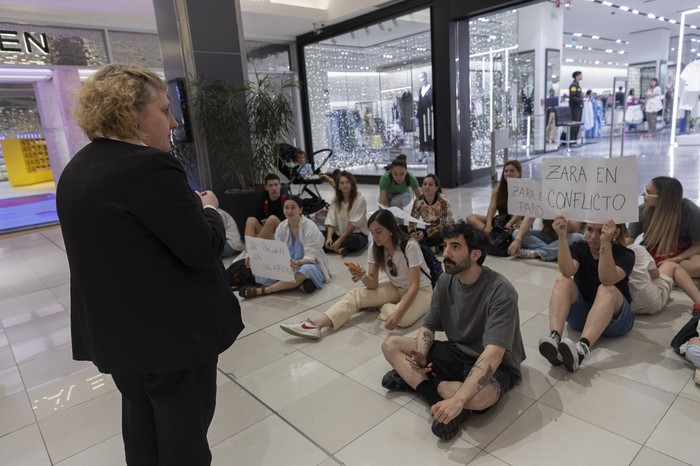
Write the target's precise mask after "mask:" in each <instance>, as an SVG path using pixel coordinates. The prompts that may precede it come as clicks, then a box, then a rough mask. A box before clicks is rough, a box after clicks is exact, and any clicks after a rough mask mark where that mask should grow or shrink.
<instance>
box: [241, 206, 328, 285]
mask: <svg viewBox="0 0 700 466" xmlns="http://www.w3.org/2000/svg"><path fill="white" fill-rule="evenodd" d="M303 209H304V203H303V202H302V200H301V198H300V197H299V196H289V197H288V198H287V199H285V201H284V216H285V217H286V220H284V221H283V222H282V223H280V224H279V226H278V227H277V229H276V230H275V239H276V240H277V241H283V242H284V243H286V244H287V247H288V248H289V255H290V256H291V258H292V264H291V265H292V269H293V270H294V281H293V282H283V281H278V280H273V279H271V278H264V277H258V276H256V277H255V282H256V283H258V285H260V286H247V287H244V288H241V290H240V291H239V293H240V295H241V297H242V298H254V297H256V296H263V295H267V294H272V293H277V292H279V291H283V290H289V289H292V288H299V289H300V290H302V291H304V292H305V293H313V292H314V291H315V290H316V289H317V288H323V284H324V283H325V282H327V281H328V280H330V278H331V276H330V272H329V270H328V258H327V257H326V254H325V253H324V252H323V234H322V233H321V232H320V231H319V229H318V227H317V226H316V223H314V222H313V220H310V219H308V218H307V217H305V216H303V215H302V211H303ZM246 260H248V259H246Z"/></svg>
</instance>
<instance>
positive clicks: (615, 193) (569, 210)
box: [508, 155, 639, 223]
mask: <svg viewBox="0 0 700 466" xmlns="http://www.w3.org/2000/svg"><path fill="white" fill-rule="evenodd" d="M541 167H542V182H541V185H540V184H539V182H538V181H534V180H523V179H517V180H508V213H510V214H513V215H527V216H530V217H540V218H544V219H553V218H554V217H556V216H557V215H563V216H565V217H566V218H567V220H578V221H582V222H594V223H604V222H606V221H607V220H608V219H610V218H611V219H613V220H614V221H615V223H627V222H636V221H638V220H639V210H638V207H637V199H638V196H637V158H636V157H635V156H633V155H632V156H626V157H616V158H603V157H543V158H542V165H541ZM538 185H539V186H538Z"/></svg>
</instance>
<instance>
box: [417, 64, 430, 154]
mask: <svg viewBox="0 0 700 466" xmlns="http://www.w3.org/2000/svg"><path fill="white" fill-rule="evenodd" d="M418 78H419V79H420V82H421V88H420V89H419V90H418V107H417V109H416V117H417V119H418V135H419V136H418V137H419V141H420V152H421V153H420V156H419V158H418V161H419V162H423V161H424V160H426V158H427V157H428V155H429V153H430V152H432V151H433V87H432V86H431V85H430V83H429V82H428V73H426V72H425V71H422V72H421V73H420V74H419V75H418Z"/></svg>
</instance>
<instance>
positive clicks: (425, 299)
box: [325, 282, 433, 329]
mask: <svg viewBox="0 0 700 466" xmlns="http://www.w3.org/2000/svg"><path fill="white" fill-rule="evenodd" d="M406 291H408V290H407V289H406V288H397V287H395V286H394V285H392V284H391V283H390V282H383V283H380V284H379V286H378V287H377V289H376V290H369V289H367V288H365V287H364V286H363V287H360V288H353V289H352V290H350V291H348V292H347V293H345V296H343V298H342V299H341V300H340V301H338V302H337V303H335V304H334V305H333V306H331V307H330V309H328V310H327V311H326V312H325V314H326V315H327V316H328V318H329V319H330V320H331V322H333V328H334V329H338V328H340V327H342V325H343V324H344V323H345V322H347V321H348V320H349V319H350V317H352V315H353V314H355V313H356V312H357V311H359V310H360V309H361V308H363V307H371V306H381V308H380V310H379V319H381V320H386V319H387V318H388V317H389V316H390V315H392V314H393V313H394V312H395V311H396V308H397V307H398V306H399V304H400V303H401V301H402V300H403V297H404V296H405V295H406ZM432 297H433V289H432V288H431V287H430V286H426V287H425V288H421V289H420V290H418V294H416V297H415V299H414V300H413V302H412V303H411V305H410V306H409V307H408V310H407V311H406V312H405V313H404V315H403V317H402V318H401V320H400V321H399V327H410V326H411V325H413V324H414V323H415V322H416V321H417V320H418V319H420V318H421V317H422V316H423V315H425V313H426V312H427V311H428V309H429V308H430V299H431V298H432Z"/></svg>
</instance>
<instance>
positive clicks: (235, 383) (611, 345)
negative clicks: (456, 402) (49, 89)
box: [0, 131, 700, 466]
mask: <svg viewBox="0 0 700 466" xmlns="http://www.w3.org/2000/svg"><path fill="white" fill-rule="evenodd" d="M662 138H663V139H662ZM667 141H668V136H667V131H663V132H660V134H659V135H658V136H657V138H656V139H654V140H651V141H649V140H641V139H640V138H639V136H638V135H634V136H630V138H629V141H628V143H627V144H626V150H625V153H627V154H636V155H637V157H638V168H639V173H638V176H637V181H638V184H639V186H640V187H641V186H643V185H644V184H645V183H646V182H648V180H650V179H651V178H652V177H654V176H657V175H659V174H672V175H674V176H676V177H678V178H680V179H681V180H682V182H683V183H684V185H685V188H686V196H687V197H689V198H691V199H693V200H695V201H696V202H697V199H698V189H699V176H698V175H699V172H700V169H699V168H698V161H699V158H700V157H699V155H698V154H699V152H700V150H699V149H698V148H697V147H694V148H681V149H679V150H677V151H676V152H675V153H674V154H673V156H671V155H670V154H669V151H668V142H667ZM608 149H609V146H608V143H607V142H605V141H603V142H600V143H598V144H591V145H587V146H584V147H582V148H580V149H576V151H575V152H574V155H586V156H607V154H608ZM550 155H554V154H550ZM538 166H539V161H537V160H535V161H532V162H529V163H527V164H526V165H525V176H530V175H532V174H536V173H537V171H538ZM361 190H362V192H364V193H365V195H366V196H367V198H368V199H369V200H370V201H371V200H373V199H376V187H374V186H369V185H364V186H361ZM328 193H329V192H326V194H328ZM446 194H447V195H448V197H449V198H450V201H451V203H452V208H453V210H454V211H455V213H456V214H457V216H458V217H462V218H463V217H464V216H465V215H466V214H467V213H469V212H472V211H475V212H485V210H486V206H487V203H488V200H489V196H490V187H489V183H488V181H481V182H477V183H473V184H472V186H471V187H463V188H459V189H449V190H446ZM370 204H371V202H370ZM358 260H362V259H361V257H358ZM331 264H332V271H333V272H334V274H335V275H334V277H333V279H332V280H331V282H330V283H328V284H327V285H326V286H325V287H324V288H323V289H322V290H319V291H317V292H315V293H313V294H311V295H303V294H301V293H299V292H297V291H291V292H287V293H280V294H277V295H274V296H266V297H261V298H257V299H254V300H250V301H245V300H244V301H243V302H242V310H243V318H244V321H245V323H246V329H245V330H244V332H243V334H242V335H241V336H240V337H239V339H238V341H237V342H236V343H235V344H234V345H233V346H232V347H231V348H230V349H229V350H227V351H226V352H224V353H223V354H222V355H221V357H220V358H219V364H218V367H219V379H218V382H219V389H218V399H217V409H216V414H215V416H214V421H213V423H212V425H211V428H210V430H209V440H210V444H211V448H212V452H213V463H214V464H216V465H232V464H239V465H272V466H277V465H286V466H289V465H303V466H307V465H324V466H330V465H335V464H346V465H385V464H401V465H418V464H421V465H425V464H429V465H437V464H461V465H464V464H479V465H506V464H511V465H537V466H542V465H554V464H567V465H573V464H581V465H606V466H611V465H628V464H634V465H654V466H659V465H681V464H696V465H697V464H700V455H698V438H700V387H698V386H696V385H695V383H694V382H693V379H692V376H693V370H692V368H691V367H690V365H689V364H687V363H686V361H684V360H683V359H682V358H681V357H679V356H677V355H676V354H674V353H673V351H672V350H671V349H670V348H669V346H668V345H669V342H670V341H671V338H672V337H673V335H674V334H675V333H676V332H677V331H678V330H679V329H680V328H681V326H682V325H683V324H684V323H685V322H686V321H687V320H688V318H689V316H690V308H691V302H690V301H689V299H688V298H686V297H685V296H684V295H682V293H681V292H679V291H678V290H674V291H673V294H672V297H673V300H672V301H671V303H670V304H669V306H668V307H667V308H666V309H665V310H664V311H663V312H661V313H660V314H658V315H656V316H653V317H639V318H638V319H637V321H636V323H635V326H634V329H633V330H632V332H631V333H629V334H628V335H626V336H624V337H621V338H610V339H603V340H602V341H600V343H599V344H598V345H596V347H595V348H594V350H593V352H592V354H591V359H590V360H588V361H586V362H584V365H583V367H582V368H581V369H580V370H579V371H578V372H575V373H567V372H566V371H565V370H564V369H562V368H560V367H550V365H549V364H548V363H547V362H546V361H545V359H544V358H543V357H542V356H540V354H539V352H538V350H537V341H538V339H539V337H540V336H542V335H544V334H545V333H546V332H547V330H548V309H547V308H548V301H549V295H550V291H551V288H552V283H553V282H554V280H555V278H556V277H557V276H558V272H557V270H556V268H555V267H554V266H553V265H551V264H550V265H546V264H543V263H541V262H538V261H535V260H526V259H504V258H495V257H489V258H487V259H486V265H487V266H489V267H491V268H493V269H495V270H497V271H498V272H500V273H502V274H504V275H505V276H506V277H507V278H508V279H510V280H511V281H512V282H513V284H514V285H515V287H516V288H517V291H518V294H519V306H520V328H521V331H522V334H523V338H524V342H525V345H526V350H527V359H526V360H525V361H524V363H523V380H522V383H521V384H519V385H517V386H516V387H515V388H514V389H513V390H512V391H511V392H509V393H507V394H505V395H504V396H503V398H502V399H501V400H500V402H499V403H498V404H497V405H496V406H495V407H493V408H492V409H491V410H489V411H488V412H487V413H486V414H481V415H473V416H472V417H471V418H470V419H469V420H468V421H467V423H466V424H465V425H464V426H463V429H462V430H461V433H460V435H459V437H457V438H456V439H454V440H452V441H448V442H445V441H439V440H438V439H437V438H436V437H435V436H433V435H432V434H431V432H430V413H429V410H428V407H427V405H426V403H425V402H423V401H422V400H420V399H419V398H417V397H416V396H415V395H413V394H406V393H389V392H387V391H386V390H385V389H383V388H382V386H381V384H380V381H381V378H382V375H384V373H385V372H386V371H387V370H389V365H388V364H387V362H386V361H385V360H384V357H383V356H382V353H381V349H380V346H381V343H382V341H383V340H384V339H385V338H386V337H387V336H388V335H390V334H405V335H414V334H415V332H416V330H417V326H413V327H412V328H409V329H406V330H404V331H399V332H387V331H385V330H384V329H383V328H382V326H381V324H380V322H379V321H377V320H376V319H375V318H376V314H374V313H358V314H357V315H355V316H354V318H353V319H352V320H351V321H350V322H349V325H347V326H345V327H343V328H342V329H340V330H338V331H330V332H328V333H327V334H325V336H324V338H323V339H322V340H320V341H318V342H311V341H309V340H303V339H300V338H294V337H291V336H290V335H288V334H286V333H284V332H282V331H281V330H280V328H279V324H280V323H281V322H285V321H299V320H302V319H305V318H307V317H313V316H316V315H318V314H319V313H321V312H323V311H324V310H326V309H327V308H328V307H329V306H330V305H331V304H332V303H334V302H335V301H337V300H338V299H339V297H340V296H342V295H343V294H344V293H345V292H346V291H347V290H348V289H349V288H351V287H353V286H354V284H353V282H352V281H351V280H350V278H349V276H348V274H347V272H346V270H345V266H344V265H343V264H342V261H341V259H340V258H339V257H338V256H333V257H331ZM68 281H69V273H68V265H67V261H66V257H65V253H64V247H63V242H62V239H61V232H60V229H58V228H54V229H49V230H44V231H38V232H32V233H28V234H24V235H19V236H14V237H5V238H2V239H0V322H1V324H2V327H0V464H6V465H13V466H18V465H32V466H33V465H42V464H60V465H62V466H68V465H102V466H107V465H122V464H125V463H124V459H123V458H124V454H123V445H122V440H121V433H120V432H121V425H120V417H121V415H120V396H119V392H118V391H117V390H116V389H115V386H114V383H113V382H112V380H111V378H110V376H108V375H103V374H100V373H99V372H98V371H97V370H96V369H95V367H94V366H93V365H92V364H90V363H87V362H76V361H73V360H72V359H71V349H70V341H69V340H70V332H69V311H70V300H69V285H68ZM124 292H125V293H128V290H124ZM566 333H567V334H569V335H571V334H573V336H574V337H575V336H576V332H571V331H568V330H567V332H566ZM125 344H128V342H125Z"/></svg>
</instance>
